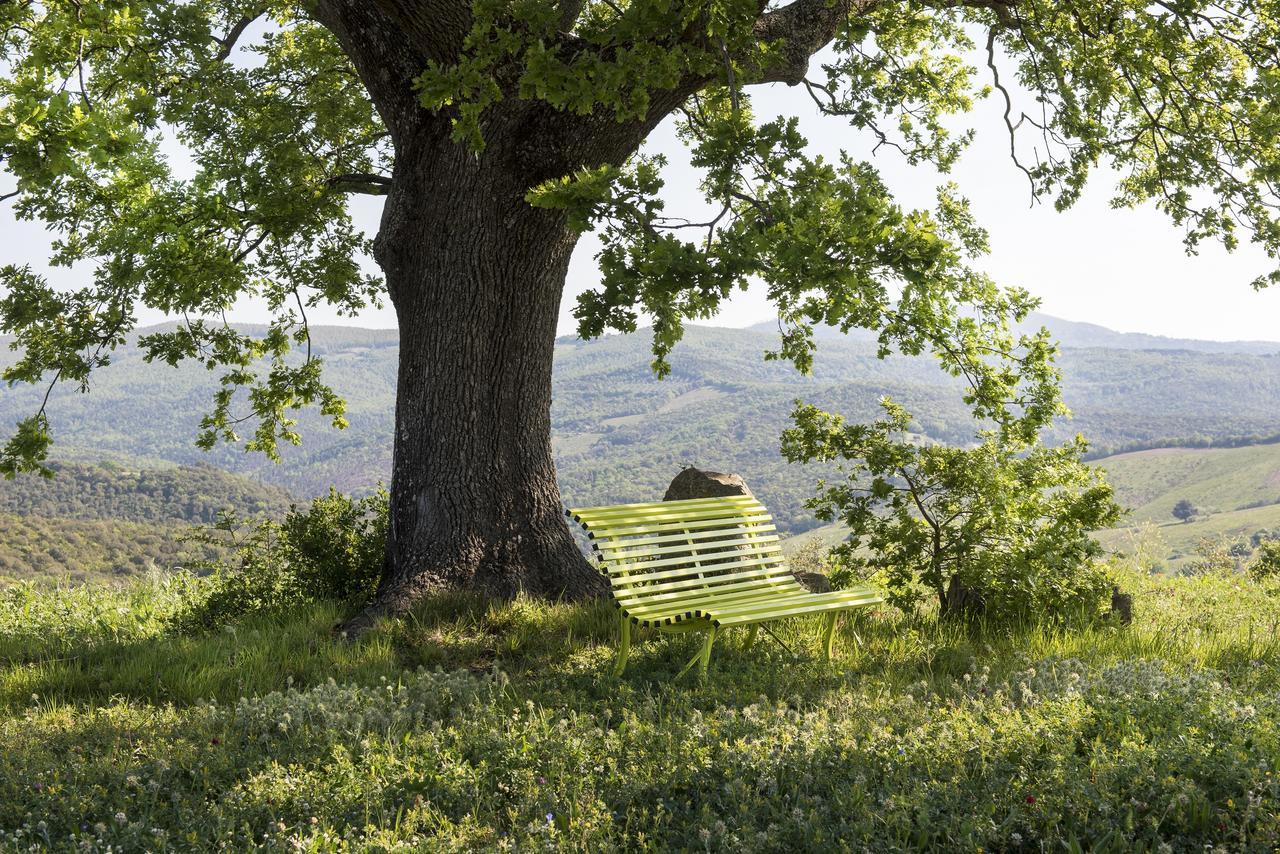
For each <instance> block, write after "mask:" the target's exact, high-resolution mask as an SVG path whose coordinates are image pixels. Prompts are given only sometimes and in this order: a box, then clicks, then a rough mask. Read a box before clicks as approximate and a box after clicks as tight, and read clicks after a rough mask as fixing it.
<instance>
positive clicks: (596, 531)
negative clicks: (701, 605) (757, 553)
mask: <svg viewBox="0 0 1280 854" xmlns="http://www.w3.org/2000/svg"><path fill="white" fill-rule="evenodd" d="M772 521H773V517H772V516H770V515H769V514H768V513H766V512H759V513H756V512H752V513H742V514H740V515H736V516H723V517H717V518H715V519H683V520H682V519H679V518H676V519H671V520H662V521H657V522H644V521H643V520H641V521H635V520H630V521H622V522H617V523H610V524H608V525H592V526H591V528H590V529H589V532H590V534H592V535H593V536H592V539H604V538H606V537H625V536H630V535H633V534H668V533H676V532H683V531H690V530H694V529H697V530H708V529H714V530H720V531H731V530H733V529H735V528H738V527H742V526H745V525H755V524H768V523H770V522H772Z"/></svg>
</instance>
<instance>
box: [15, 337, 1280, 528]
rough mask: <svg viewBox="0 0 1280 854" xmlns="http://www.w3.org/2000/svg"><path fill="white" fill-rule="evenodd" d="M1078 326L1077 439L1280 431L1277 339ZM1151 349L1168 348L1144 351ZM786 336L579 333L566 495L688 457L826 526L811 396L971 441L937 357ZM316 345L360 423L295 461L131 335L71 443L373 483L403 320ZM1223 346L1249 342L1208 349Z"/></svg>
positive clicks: (55, 405)
mask: <svg viewBox="0 0 1280 854" xmlns="http://www.w3.org/2000/svg"><path fill="white" fill-rule="evenodd" d="M1043 319H1044V320H1045V321H1046V322H1048V323H1049V324H1050V325H1051V326H1054V325H1055V324H1057V323H1059V322H1058V321H1054V319H1052V318H1043ZM1062 328H1063V329H1065V330H1066V332H1065V334H1064V338H1066V339H1067V342H1068V343H1072V342H1083V343H1094V342H1096V341H1100V340H1101V341H1106V342H1107V343H1108V345H1109V346H1108V347H1106V348H1099V347H1068V348H1066V349H1065V350H1064V352H1063V355H1062V359H1061V364H1062V367H1063V370H1064V373H1065V377H1066V383H1065V396H1066V400H1067V402H1068V404H1069V405H1070V406H1071V408H1072V409H1073V411H1074V413H1075V417H1074V420H1073V421H1071V422H1069V423H1066V424H1064V425H1063V426H1062V427H1061V428H1060V430H1059V434H1060V435H1061V436H1066V435H1068V434H1071V433H1074V432H1076V431H1080V432H1083V433H1084V434H1085V435H1086V436H1088V437H1089V438H1090V439H1091V441H1092V442H1093V444H1094V447H1095V448H1096V449H1100V450H1105V449H1107V448H1118V447H1122V446H1126V445H1129V444H1132V443H1147V444H1151V443H1156V442H1159V443H1163V444H1172V443H1176V442H1178V441H1182V440H1187V439H1193V438H1195V437H1200V440H1205V439H1212V438H1223V439H1225V438H1227V437H1235V436H1242V435H1254V434H1256V435H1270V434H1274V433H1275V432H1276V431H1277V429H1280V414H1278V411H1277V405H1276V402H1277V401H1280V355H1267V354H1264V353H1262V352H1261V351H1264V350H1266V349H1267V347H1268V346H1274V348H1275V349H1276V350H1280V344H1278V345H1266V344H1259V343H1250V342H1246V343H1244V344H1238V345H1235V344H1218V343H1215V342H1183V341H1176V340H1172V339H1159V338H1153V337H1151V336H1125V335H1121V334H1120V333H1112V332H1110V331H1109V330H1102V329H1101V327H1092V326H1089V325H1087V324H1064V325H1063V327H1062ZM1099 330H1101V331H1099ZM1103 333H1106V334H1105V335H1104V334H1103ZM1142 344H1147V345H1150V346H1152V347H1154V348H1155V349H1137V346H1138V345H1142ZM1190 344H1195V345H1196V347H1195V348H1192V347H1191V346H1190ZM1184 345H1185V346H1184ZM774 346H776V332H768V331H764V330H761V329H721V328H711V327H691V328H690V329H689V330H688V334H687V336H686V340H685V341H684V342H683V343H681V344H680V345H679V346H678V347H677V348H676V351H675V353H674V354H673V357H672V365H673V368H674V370H673V372H672V374H671V376H670V377H668V378H667V379H666V380H662V381H659V380H657V379H655V378H654V376H653V374H652V372H651V371H650V369H649V362H650V360H651V355H650V353H649V342H648V338H647V336H646V334H645V331H641V332H640V333H638V334H636V335H630V336H610V337H607V338H603V339H600V340H596V341H590V342H582V341H578V340H576V339H563V340H562V341H561V342H560V344H559V345H558V347H557V351H556V360H557V361H556V381H555V401H554V404H553V409H552V419H553V429H554V434H555V443H556V448H557V452H558V463H559V472H560V479H561V484H562V488H563V493H564V497H565V500H566V501H568V502H569V503H574V504H587V503H603V502H613V501H626V500H640V499H647V498H652V497H655V496H657V495H660V494H661V492H662V489H663V488H664V487H665V485H666V483H667V482H668V481H669V480H670V479H671V477H672V476H674V474H675V473H676V472H677V471H678V470H679V468H680V467H681V466H682V465H685V464H695V465H698V466H700V467H707V468H713V469H721V470H733V471H738V472H741V473H742V474H743V475H744V476H745V477H746V478H747V480H748V482H749V483H751V485H752V487H753V489H755V490H756V491H757V492H758V493H759V494H760V495H761V497H762V498H764V499H765V500H766V501H768V502H769V503H770V505H771V506H772V507H773V508H774V510H775V512H776V513H777V515H778V517H779V521H780V522H781V523H782V525H783V527H784V528H786V529H789V530H802V529H804V528H806V527H809V526H811V525H812V524H813V521H812V520H811V519H810V518H809V517H808V515H807V514H806V513H805V511H804V510H803V508H802V506H801V504H802V502H803V500H804V498H805V497H806V496H808V495H809V494H810V493H811V492H812V490H813V485H814V482H815V480H816V479H817V477H818V476H819V475H820V474H821V473H820V472H817V471H814V470H806V469H802V468H798V467H794V466H787V465H786V464H785V463H784V462H783V461H782V459H781V458H780V456H779V454H778V436H779V433H780V432H781V430H782V429H783V427H784V426H785V425H786V423H787V420H788V415H789V413H790V411H791V407H792V403H793V401H794V400H795V399H796V398H802V399H804V400H806V401H810V402H814V403H816V404H818V405H820V406H824V407H827V408H831V409H834V410H838V411H840V412H843V413H845V414H846V415H848V416H850V417H851V418H855V419H858V418H869V417H871V416H872V415H874V414H875V412H876V401H877V400H878V399H879V398H880V396H882V395H885V394H890V395H893V396H894V397H895V398H897V399H898V400H900V401H901V402H902V403H904V404H905V405H906V406H907V407H908V408H909V409H910V410H911V411H912V412H913V413H914V414H915V415H916V418H917V420H918V422H919V424H918V428H919V430H920V432H921V433H923V434H926V435H928V436H929V437H931V438H934V439H937V440H941V441H949V442H963V441H965V440H967V439H968V438H969V437H970V436H971V433H972V430H973V425H972V423H971V422H970V420H969V417H968V412H967V410H966V408H965V407H964V405H963V404H962V402H961V401H960V396H959V389H958V387H957V385H956V383H955V381H954V380H952V379H951V378H949V377H947V376H945V375H944V374H943V373H942V372H941V371H939V370H938V369H937V367H936V366H935V365H934V364H933V363H932V362H931V361H930V360H929V359H925V358H903V357H891V358H889V359H885V360H881V359H878V358H876V355H875V346H874V344H873V343H872V342H870V341H868V340H866V338H865V336H851V337H843V336H839V337H837V336H833V335H829V334H828V335H823V336H821V338H820V345H819V350H818V354H817V361H816V365H815V371H814V375H813V376H812V377H801V376H799V375H798V374H797V373H796V372H795V371H794V370H793V369H791V368H790V367H789V366H787V365H786V364H781V363H777V362H765V361H764V360H763V358H762V356H763V353H764V352H765V351H766V350H768V349H770V348H772V347H774ZM313 347H314V349H315V351H316V352H317V353H318V354H319V355H321V356H322V357H323V358H324V359H325V362H326V366H325V367H326V374H327V376H328V378H329V380H330V381H331V382H332V383H333V384H334V386H335V387H336V388H337V389H338V391H339V392H340V393H341V394H343V395H344V396H345V397H346V399H347V401H348V404H349V410H348V419H349V421H350V427H349V428H348V429H347V430H345V431H341V432H339V431H335V430H332V429H330V428H329V427H327V426H325V425H324V424H322V423H320V421H319V419H317V418H315V417H313V416H311V415H309V414H304V415H303V416H302V418H301V423H302V433H303V437H304V439H303V444H302V446H301V447H297V448H286V449H285V452H284V456H285V462H284V463H283V464H281V465H274V464H272V463H270V462H268V461H266V460H265V459H263V458H261V457H259V456H257V455H246V454H244V453H242V452H241V450H240V449H239V448H235V447H220V448H218V449H216V450H215V451H213V452H212V453H209V454H205V453H203V452H201V451H200V450H198V449H197V448H196V447H195V445H194V437H195V435H196V433H197V431H198V425H199V420H200V417H201V415H202V413H204V412H205V411H206V410H207V408H208V406H209V401H210V397H211V394H212V391H213V389H214V388H215V386H216V383H217V377H216V375H211V374H210V373H209V372H207V371H204V370H203V369H201V368H198V367H195V366H187V367H184V368H180V369H172V368H168V367H166V366H163V365H149V364H146V363H144V361H143V360H142V358H141V355H140V354H139V352H138V351H137V350H136V349H133V348H125V349H123V350H122V351H121V352H120V353H118V354H117V356H116V357H115V358H114V360H113V363H112V365H111V366H110V367H109V368H106V369H104V370H102V371H101V372H99V373H97V374H95V380H94V385H93V387H92V390H91V392H90V393H89V394H77V393H74V392H69V391H60V392H57V393H55V395H54V400H53V402H52V404H51V407H50V411H51V413H52V418H53V421H52V424H53V431H54V438H55V455H56V457H57V458H58V459H63V460H97V459H107V460H114V461H116V462H118V463H120V464H122V465H124V466H126V467H128V468H131V469H140V468H154V467H157V466H160V465H163V464H171V463H182V464H196V463H201V462H204V463H209V464H211V465H215V466H218V467H222V468H226V469H229V470H232V471H235V472H239V473H243V474H249V475H251V476H252V477H253V478H254V479H260V480H261V481H263V482H266V483H271V484H276V485H280V486H283V487H285V488H287V489H288V490H289V491H290V492H292V493H293V494H295V495H298V496H308V495H315V494H319V493H321V492H323V491H324V490H326V489H327V488H328V487H329V486H330V485H331V484H333V485H336V486H337V487H338V488H339V489H341V490H344V491H355V492H359V491H363V490H367V489H369V488H371V487H372V486H373V485H374V484H375V483H377V482H378V481H379V480H385V479H386V477H387V473H388V472H389V470H390V439H391V418H392V412H393V409H394V387H395V371H396V357H397V348H396V337H395V333H394V332H390V331H373V330H361V329H350V328H342V327H322V328H317V329H316V330H314V333H313ZM1214 348H1218V349H1220V350H1223V351H1226V350H1234V351H1235V352H1210V350H1212V349H1214ZM4 358H9V356H8V355H7V354H5V356H4ZM41 393H42V391H38V390H36V389H31V388H22V387H19V388H14V389H12V390H7V391H6V392H5V394H4V395H3V396H2V397H0V423H5V424H12V423H13V422H14V421H15V420H16V419H17V418H19V417H21V416H23V415H27V414H30V412H31V411H33V409H34V408H35V407H36V406H38V397H37V396H38V395H39V394H41Z"/></svg>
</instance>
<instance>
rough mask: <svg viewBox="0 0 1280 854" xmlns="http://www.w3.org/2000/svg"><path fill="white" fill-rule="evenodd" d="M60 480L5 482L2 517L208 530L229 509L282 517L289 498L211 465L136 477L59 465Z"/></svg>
mask: <svg viewBox="0 0 1280 854" xmlns="http://www.w3.org/2000/svg"><path fill="white" fill-rule="evenodd" d="M53 469H54V472H55V474H54V477H52V478H43V477H40V476H38V475H23V476H21V477H18V478H16V479H14V480H4V479H0V513H4V514H10V515H15V516H42V517H46V518H47V517H61V518H65V519H102V520H123V521H128V522H175V521H177V522H191V523H201V524H208V523H210V522H213V521H214V520H215V519H216V518H217V516H218V513H219V512H220V511H222V510H226V509H228V508H234V509H235V510H236V512H238V513H240V514H241V515H246V516H264V515H265V516H279V515H280V514H282V513H283V512H284V511H285V510H286V509H288V507H289V504H290V502H291V498H290V496H289V493H288V492H287V491H286V490H284V489H282V488H281V487H279V486H273V485H270V484H260V483H255V482H253V481H251V480H248V479H246V478H243V477H237V476H235V475H232V474H228V473H227V472H225V471H222V470H221V469H217V468H214V467H213V466H211V465H208V464H202V465H195V466H172V467H170V468H162V469H146V470H142V471H133V470H129V469H126V468H124V467H122V466H120V465H118V464H116V463H111V462H102V463H90V464H86V463H55V464H54V465H53Z"/></svg>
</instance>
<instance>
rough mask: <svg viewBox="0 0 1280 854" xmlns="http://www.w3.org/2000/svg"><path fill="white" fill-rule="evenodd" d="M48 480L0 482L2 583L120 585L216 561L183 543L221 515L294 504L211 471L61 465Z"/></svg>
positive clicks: (269, 489) (208, 551) (271, 489)
mask: <svg viewBox="0 0 1280 854" xmlns="http://www.w3.org/2000/svg"><path fill="white" fill-rule="evenodd" d="M55 468H56V471H57V474H56V476H55V477H54V478H52V479H50V480H46V479H45V478H42V477H38V476H35V475H24V476H22V477H18V478H15V479H13V480H3V479H0V585H2V584H4V583H6V582H12V581H20V580H27V581H41V582H47V581H72V582H80V581H86V580H90V579H94V580H102V579H104V578H106V579H110V578H118V577H124V576H129V575H136V574H137V573H140V572H145V571H148V570H151V569H160V570H167V569H171V568H173V567H175V566H183V565H188V564H190V563H191V562H193V561H195V560H199V559H201V558H209V557H213V556H214V555H216V554H217V553H218V552H219V550H218V549H216V548H211V547H208V546H205V545H198V544H193V543H189V542H186V541H185V535H186V534H187V533H189V532H190V530H191V527H192V526H193V525H199V524H208V523H210V522H213V521H214V520H215V519H216V518H217V515H218V513H219V511H222V510H228V509H230V510H235V511H236V512H237V513H239V514H240V515H241V516H242V517H258V516H272V517H276V516H281V515H283V513H284V512H285V510H286V509H288V507H289V504H290V503H291V501H292V499H291V497H290V495H289V493H287V492H286V491H285V490H283V489H281V488H280V487H278V486H270V485H263V484H259V483H255V482H253V481H250V480H248V479H246V478H243V477H238V476H236V475H232V474H228V473H227V472H224V471H221V470H219V469H216V468H213V467H212V466H209V465H198V466H169V467H167V468H163V469H152V470H142V471H131V470H128V469H124V468H122V467H120V466H118V465H114V464H111V463H98V464H83V463H58V464H56V466H55Z"/></svg>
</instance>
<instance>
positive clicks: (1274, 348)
mask: <svg viewBox="0 0 1280 854" xmlns="http://www.w3.org/2000/svg"><path fill="white" fill-rule="evenodd" d="M1041 327H1044V328H1047V329H1048V330H1049V332H1050V333H1051V334H1052V335H1053V337H1054V338H1055V339H1056V340H1057V342H1058V344H1059V346H1061V347H1062V348H1063V349H1064V350H1065V349H1077V348H1102V349H1108V350H1187V351H1190V352H1194V353H1243V354H1248V355H1255V356H1265V355H1270V354H1273V353H1280V341H1209V340H1206V339H1197V338H1170V337H1168V336H1165V335H1150V334H1148V333H1145V332H1117V331H1116V330H1114V329H1109V328H1107V327H1105V326H1100V325H1099V324H1096V323H1085V322H1082V321H1078V320H1064V319H1063V318H1061V317H1054V316H1053V315H1051V314H1044V313H1043V312H1038V311H1033V312H1031V313H1030V314H1029V315H1027V318H1026V320H1025V321H1023V323H1021V324H1020V325H1019V329H1020V330H1021V331H1023V332H1035V331H1037V330H1039V329H1040V328H1041ZM747 328H748V329H751V330H753V331H755V332H777V321H775V320H766V321H762V322H760V323H756V324H753V325H751V326H749V327H747ZM818 335H819V337H821V338H832V337H843V333H841V332H840V331H839V330H836V329H832V328H830V327H823V328H822V329H820V330H819V331H818ZM849 337H851V338H853V339H855V340H863V341H874V340H875V334H874V333H871V332H868V331H866V330H865V329H854V330H850V332H849Z"/></svg>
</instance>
